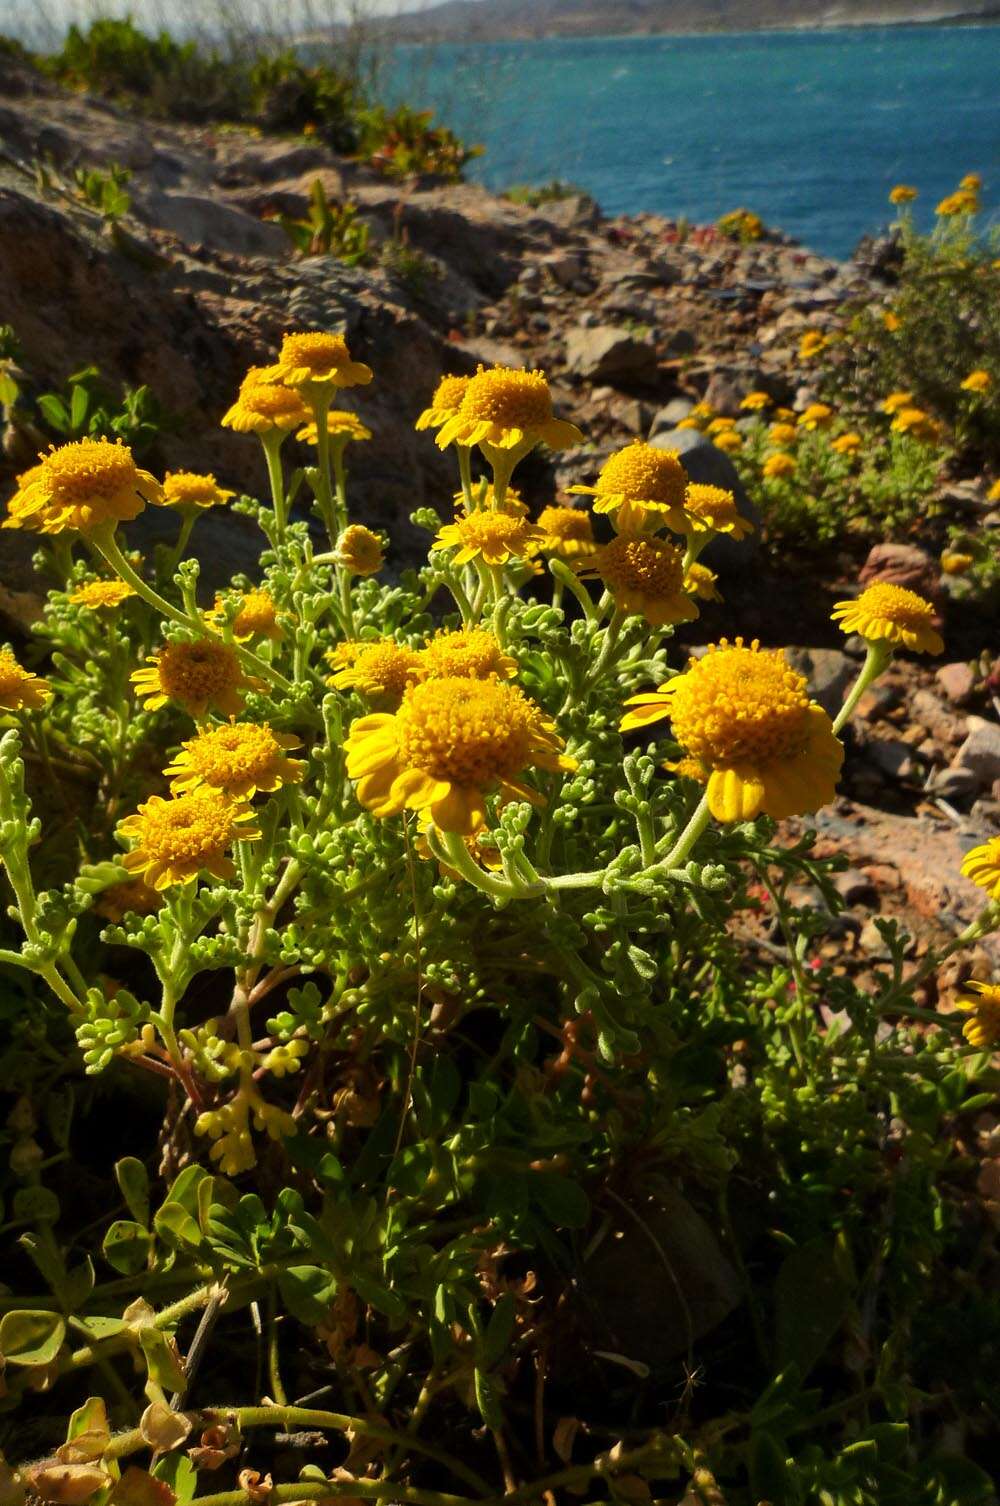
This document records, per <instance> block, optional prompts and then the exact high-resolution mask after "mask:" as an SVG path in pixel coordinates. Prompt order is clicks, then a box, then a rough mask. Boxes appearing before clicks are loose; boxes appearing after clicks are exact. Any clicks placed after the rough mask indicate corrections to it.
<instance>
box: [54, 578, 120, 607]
mask: <svg viewBox="0 0 1000 1506" xmlns="http://www.w3.org/2000/svg"><path fill="white" fill-rule="evenodd" d="M134 595H135V592H134V591H133V589H132V587H131V586H127V585H126V584H125V582H124V581H123V580H87V581H84V583H83V585H82V586H77V587H76V589H75V590H73V591H71V592H70V593H69V600H70V602H71V603H72V605H73V606H74V607H89V608H90V609H91V610H92V611H95V612H96V611H97V610H98V609H99V608H100V607H120V606H121V604H122V602H123V601H127V600H128V598H129V597H130V596H134Z"/></svg>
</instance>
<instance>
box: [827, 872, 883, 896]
mask: <svg viewBox="0 0 1000 1506" xmlns="http://www.w3.org/2000/svg"><path fill="white" fill-rule="evenodd" d="M833 887H834V888H835V889H836V891H837V893H838V894H839V895H840V897H841V899H842V900H843V901H844V904H845V905H858V904H860V903H861V902H862V900H870V899H873V898H874V897H875V885H874V883H873V882H872V878H871V875H870V874H868V873H862V872H861V871H860V869H858V868H845V869H844V872H843V873H835V874H834V876H833Z"/></svg>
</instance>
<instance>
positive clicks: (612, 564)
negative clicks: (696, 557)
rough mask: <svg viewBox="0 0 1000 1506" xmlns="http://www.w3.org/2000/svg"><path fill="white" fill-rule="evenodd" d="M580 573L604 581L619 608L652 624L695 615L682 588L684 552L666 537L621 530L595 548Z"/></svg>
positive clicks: (690, 618)
mask: <svg viewBox="0 0 1000 1506" xmlns="http://www.w3.org/2000/svg"><path fill="white" fill-rule="evenodd" d="M580 574H581V575H582V576H585V577H588V576H589V577H594V576H596V577H597V578H598V579H599V580H601V581H603V583H604V585H605V586H606V587H607V588H608V590H609V591H610V592H611V594H612V596H613V597H614V599H615V605H616V606H617V607H618V608H619V609H620V610H621V611H623V612H634V613H636V614H637V615H638V616H640V617H645V619H646V621H647V622H648V623H649V624H650V626H651V627H667V626H673V625H674V624H675V623H678V622H693V621H694V619H695V618H696V617H697V616H698V608H697V607H696V606H695V604H694V602H693V601H692V600H691V598H690V597H689V596H687V595H686V594H685V590H684V554H683V551H682V550H680V549H677V548H675V547H674V545H673V544H668V543H667V542H666V540H665V539H658V538H653V537H650V535H648V534H627V533H620V534H619V535H618V537H617V538H614V539H612V540H611V542H610V544H603V545H602V546H601V547H600V548H599V549H598V551H597V553H596V554H595V555H594V557H593V559H592V560H588V561H587V562H586V566H585V568H583V569H581V570H580Z"/></svg>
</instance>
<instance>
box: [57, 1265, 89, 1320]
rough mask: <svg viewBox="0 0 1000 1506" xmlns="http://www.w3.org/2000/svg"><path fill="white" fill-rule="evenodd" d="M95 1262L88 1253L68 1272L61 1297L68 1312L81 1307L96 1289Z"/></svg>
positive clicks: (61, 1290) (60, 1292)
mask: <svg viewBox="0 0 1000 1506" xmlns="http://www.w3.org/2000/svg"><path fill="white" fill-rule="evenodd" d="M94 1285H95V1278H94V1263H93V1261H92V1260H91V1258H90V1256H89V1255H88V1256H87V1257H86V1258H85V1259H84V1260H82V1261H81V1262H80V1264H79V1265H78V1266H74V1268H73V1269H72V1270H71V1271H70V1272H69V1273H68V1275H67V1276H66V1280H65V1281H64V1282H63V1283H62V1286H61V1288H60V1291H59V1298H60V1300H61V1302H62V1304H63V1306H64V1307H65V1309H66V1311H67V1312H75V1311H77V1309H79V1308H81V1307H82V1306H83V1304H84V1303H85V1302H86V1300H87V1298H88V1297H89V1296H90V1294H91V1292H92V1291H93V1290H94Z"/></svg>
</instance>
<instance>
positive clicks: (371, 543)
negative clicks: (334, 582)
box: [334, 523, 385, 575]
mask: <svg viewBox="0 0 1000 1506" xmlns="http://www.w3.org/2000/svg"><path fill="white" fill-rule="evenodd" d="M334 554H335V555H336V556H337V564H338V565H340V567H341V569H342V570H349V571H350V573H351V574H352V575H377V574H378V572H379V571H380V570H381V568H382V566H383V565H384V564H385V551H384V550H383V548H382V540H381V539H380V538H379V536H378V534H377V533H372V531H371V529H370V528H366V527H365V526H364V524H363V523H351V524H349V525H348V527H347V528H345V529H344V531H343V533H342V534H341V535H340V536H339V538H338V539H337V544H336V548H335V549H334Z"/></svg>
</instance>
